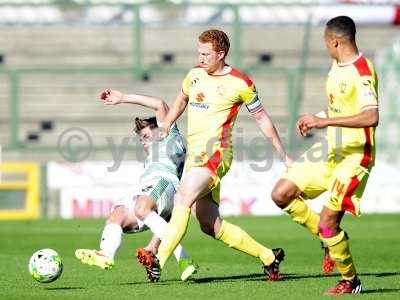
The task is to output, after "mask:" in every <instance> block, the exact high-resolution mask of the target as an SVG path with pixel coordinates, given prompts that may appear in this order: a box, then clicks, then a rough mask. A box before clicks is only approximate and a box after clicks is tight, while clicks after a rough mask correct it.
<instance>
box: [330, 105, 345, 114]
mask: <svg viewBox="0 0 400 300" xmlns="http://www.w3.org/2000/svg"><path fill="white" fill-rule="evenodd" d="M329 110H330V111H332V112H334V113H337V114H339V113H341V112H342V110H341V109H340V108H337V107H333V106H329Z"/></svg>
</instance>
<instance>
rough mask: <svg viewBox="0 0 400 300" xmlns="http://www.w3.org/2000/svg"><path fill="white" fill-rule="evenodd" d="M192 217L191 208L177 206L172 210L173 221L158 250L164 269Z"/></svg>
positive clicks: (169, 224)
mask: <svg viewBox="0 0 400 300" xmlns="http://www.w3.org/2000/svg"><path fill="white" fill-rule="evenodd" d="M189 217H190V208H188V207H186V206H182V205H177V206H175V207H174V209H173V210H172V215H171V220H170V221H169V223H168V226H167V230H166V232H165V236H164V238H163V239H162V240H161V244H160V247H159V248H158V253H157V258H158V260H159V262H160V266H161V268H162V267H164V265H165V262H166V261H167V259H168V257H169V256H170V255H171V254H172V252H173V251H174V250H175V248H176V246H177V245H178V244H179V242H180V241H181V239H182V238H183V236H184V235H185V233H186V229H187V226H188V222H189Z"/></svg>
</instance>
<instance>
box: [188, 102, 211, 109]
mask: <svg viewBox="0 0 400 300" xmlns="http://www.w3.org/2000/svg"><path fill="white" fill-rule="evenodd" d="M190 106H192V107H194V108H200V109H208V108H209V105H208V104H207V103H198V102H190Z"/></svg>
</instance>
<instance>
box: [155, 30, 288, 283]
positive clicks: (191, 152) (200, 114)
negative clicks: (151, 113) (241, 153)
mask: <svg viewBox="0 0 400 300" xmlns="http://www.w3.org/2000/svg"><path fill="white" fill-rule="evenodd" d="M228 50H229V39H228V36H227V35H226V34H225V33H224V32H222V31H219V30H207V31H205V32H203V33H202V34H201V35H200V36H199V43H198V52H199V54H198V63H199V65H198V66H197V67H195V68H193V69H192V70H190V71H189V73H188V74H187V76H186V78H185V79H184V81H183V85H182V90H181V92H180V93H179V95H178V96H177V98H176V100H175V102H174V103H173V105H172V107H171V109H170V111H169V112H168V116H167V118H166V121H165V124H164V136H168V134H169V132H171V130H173V124H174V123H175V121H176V120H177V119H178V117H179V116H180V115H181V114H182V113H183V111H184V110H185V109H186V107H187V108H188V155H187V156H186V161H185V171H184V176H183V178H182V180H181V184H180V186H179V187H178V190H177V192H176V194H175V206H174V209H173V211H172V215H171V220H170V222H169V223H168V227H167V231H166V235H165V236H164V238H163V239H162V240H161V244H160V247H159V249H158V254H157V255H156V256H153V260H152V261H151V264H150V267H154V266H155V267H158V266H160V267H161V268H163V267H164V265H165V263H166V261H167V259H168V257H169V256H170V255H171V254H172V252H173V251H174V249H175V248H176V247H177V245H178V244H179V242H180V241H181V239H182V238H183V236H184V234H185V232H186V229H187V226H188V221H189V216H190V213H191V209H192V211H193V213H194V214H195V215H196V217H197V219H198V221H199V223H200V227H201V230H202V231H203V232H204V233H206V234H208V235H210V236H212V237H214V238H215V239H217V240H220V241H222V242H223V243H225V244H226V245H228V246H229V247H232V248H235V249H237V250H240V251H243V252H245V253H248V254H250V255H252V256H254V257H257V258H259V259H260V260H261V263H262V265H263V267H264V272H265V273H266V275H267V278H268V279H269V280H271V281H274V280H279V279H280V274H279V264H280V263H281V262H282V260H283V258H284V251H283V250H282V249H281V248H277V249H272V250H271V249H268V248H266V247H265V246H263V245H261V244H259V243H258V242H256V241H255V240H254V239H253V238H251V237H250V236H249V235H248V234H247V233H246V232H245V231H244V230H242V229H241V228H239V227H238V226H235V225H233V224H231V223H229V222H227V221H225V220H223V219H222V218H221V217H220V215H219V207H218V206H219V201H220V195H219V193H220V180H221V178H222V177H223V176H224V175H225V174H226V173H227V172H228V170H229V168H230V166H231V162H232V156H233V153H232V143H231V132H232V127H233V125H234V122H235V119H236V117H237V114H238V112H239V109H240V107H241V106H242V104H245V105H246V107H247V109H248V110H249V112H250V114H251V115H252V116H253V117H254V118H255V120H256V122H257V124H258V125H259V127H260V128H261V131H262V132H263V133H264V134H265V135H266V136H267V137H268V138H270V139H271V141H272V144H273V145H274V147H275V148H276V150H277V151H278V152H279V154H280V155H281V158H282V159H283V160H284V161H286V162H287V163H289V164H290V163H291V160H290V158H288V157H287V156H286V153H285V150H284V147H283V146H282V143H281V141H280V138H279V135H278V133H277V131H276V129H275V127H274V125H273V123H272V121H271V119H270V118H269V116H268V115H267V113H266V112H265V110H264V108H263V105H262V103H261V101H260V100H259V99H258V95H257V91H256V89H255V86H254V84H253V82H252V81H251V79H250V78H248V77H247V76H246V75H244V74H243V73H241V72H240V71H239V70H237V69H235V68H233V67H231V66H229V65H227V64H226V63H225V58H226V55H227V54H228Z"/></svg>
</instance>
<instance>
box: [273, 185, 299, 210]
mask: <svg viewBox="0 0 400 300" xmlns="http://www.w3.org/2000/svg"><path fill="white" fill-rule="evenodd" d="M271 198H272V200H273V201H274V202H275V204H276V205H277V206H279V207H280V208H282V209H283V208H285V207H286V206H288V204H289V203H290V202H291V201H292V200H293V199H294V198H295V194H293V193H292V191H291V190H289V189H285V188H284V187H282V186H275V187H274V189H273V190H272V192H271Z"/></svg>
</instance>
